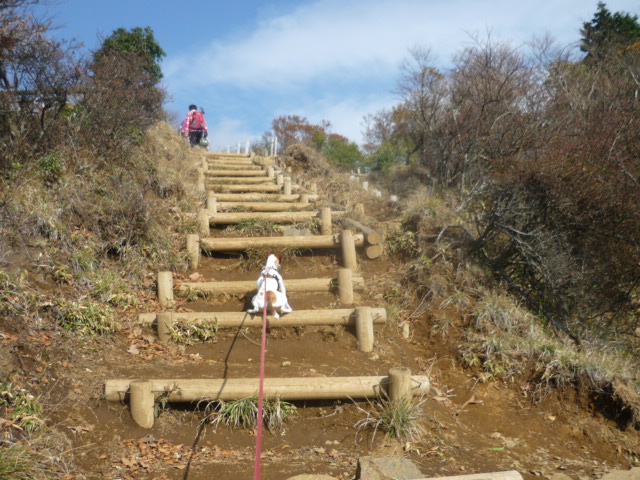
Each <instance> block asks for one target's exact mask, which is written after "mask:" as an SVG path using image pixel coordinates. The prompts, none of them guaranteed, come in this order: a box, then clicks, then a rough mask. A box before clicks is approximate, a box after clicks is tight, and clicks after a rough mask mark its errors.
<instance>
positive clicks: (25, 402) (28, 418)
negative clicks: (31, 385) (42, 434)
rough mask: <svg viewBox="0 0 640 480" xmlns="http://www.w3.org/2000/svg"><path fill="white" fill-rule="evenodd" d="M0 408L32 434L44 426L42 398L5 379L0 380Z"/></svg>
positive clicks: (22, 429)
mask: <svg viewBox="0 0 640 480" xmlns="http://www.w3.org/2000/svg"><path fill="white" fill-rule="evenodd" d="M0 408H1V409H2V410H4V412H3V415H2V416H3V417H4V418H7V419H9V420H11V421H13V422H15V425H16V426H17V427H18V428H19V429H20V430H21V431H23V432H26V433H29V434H31V433H36V432H39V431H41V430H42V429H43V428H44V420H42V404H41V403H40V399H39V398H38V397H35V396H34V395H32V394H30V393H29V392H28V391H27V390H25V389H24V388H16V387H15V386H14V385H12V384H11V383H9V382H7V381H5V380H0ZM0 411H1V410H0ZM0 471H1V470H0Z"/></svg>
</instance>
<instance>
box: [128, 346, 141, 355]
mask: <svg viewBox="0 0 640 480" xmlns="http://www.w3.org/2000/svg"><path fill="white" fill-rule="evenodd" d="M127 353H130V354H131V355H140V349H139V348H138V347H137V346H136V345H131V346H130V347H129V348H128V349H127Z"/></svg>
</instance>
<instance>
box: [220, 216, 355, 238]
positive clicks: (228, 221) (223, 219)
mask: <svg viewBox="0 0 640 480" xmlns="http://www.w3.org/2000/svg"><path fill="white" fill-rule="evenodd" d="M331 214H332V215H333V216H335V217H339V216H341V215H343V214H344V212H340V211H336V212H331ZM318 216H319V212H318V211H317V210H311V211H308V212H229V213H214V214H210V215H209V225H210V226H213V225H232V224H236V223H240V222H243V221H246V220H249V219H253V218H254V219H256V220H264V221H267V222H275V223H302V222H308V221H310V220H311V219H313V218H315V217H318ZM278 238H282V237H278ZM300 238H307V237H300Z"/></svg>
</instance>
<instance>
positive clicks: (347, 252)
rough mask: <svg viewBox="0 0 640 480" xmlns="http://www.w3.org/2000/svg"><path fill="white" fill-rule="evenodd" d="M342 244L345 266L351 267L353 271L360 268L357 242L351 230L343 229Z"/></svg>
mask: <svg viewBox="0 0 640 480" xmlns="http://www.w3.org/2000/svg"><path fill="white" fill-rule="evenodd" d="M340 246H341V248H342V263H343V265H342V266H343V267H344V268H350V269H351V270H352V271H356V270H357V269H358V261H357V258H356V244H355V242H354V240H353V233H352V232H351V230H343V231H342V234H341V235H340Z"/></svg>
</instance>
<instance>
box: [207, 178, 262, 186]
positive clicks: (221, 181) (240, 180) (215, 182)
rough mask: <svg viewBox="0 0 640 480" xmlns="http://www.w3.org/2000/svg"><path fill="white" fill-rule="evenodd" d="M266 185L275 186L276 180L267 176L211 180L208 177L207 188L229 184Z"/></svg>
mask: <svg viewBox="0 0 640 480" xmlns="http://www.w3.org/2000/svg"><path fill="white" fill-rule="evenodd" d="M263 183H264V184H266V185H273V184H274V179H273V178H268V177H265V176H261V177H215V178H210V177H207V186H208V187H215V186H216V185H228V184H234V185H235V184H243V185H254V184H263Z"/></svg>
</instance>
